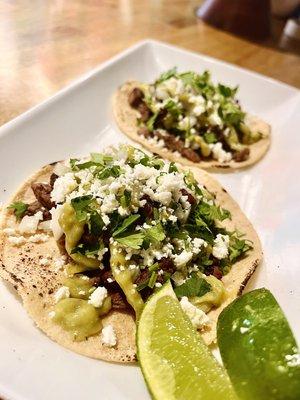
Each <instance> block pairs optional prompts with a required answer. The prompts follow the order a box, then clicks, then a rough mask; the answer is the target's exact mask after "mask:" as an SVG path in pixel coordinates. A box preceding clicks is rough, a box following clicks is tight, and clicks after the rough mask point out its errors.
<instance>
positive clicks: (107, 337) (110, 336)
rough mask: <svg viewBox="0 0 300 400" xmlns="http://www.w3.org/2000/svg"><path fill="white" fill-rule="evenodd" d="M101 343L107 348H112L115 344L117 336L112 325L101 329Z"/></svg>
mask: <svg viewBox="0 0 300 400" xmlns="http://www.w3.org/2000/svg"><path fill="white" fill-rule="evenodd" d="M101 333H102V343H103V344H104V345H105V346H108V347H114V346H115V345H116V344H117V336H116V332H115V330H114V327H113V326H112V325H107V326H105V327H104V328H103V329H102V332H101Z"/></svg>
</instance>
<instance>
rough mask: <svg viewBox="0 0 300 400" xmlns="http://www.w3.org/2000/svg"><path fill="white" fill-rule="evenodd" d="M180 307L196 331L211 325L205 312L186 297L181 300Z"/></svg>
mask: <svg viewBox="0 0 300 400" xmlns="http://www.w3.org/2000/svg"><path fill="white" fill-rule="evenodd" d="M180 306H181V308H182V310H183V311H184V312H185V313H186V315H187V316H188V317H189V319H190V320H191V323H192V324H193V326H194V327H195V328H196V329H202V328H203V327H204V326H206V325H208V324H209V322H210V319H209V317H208V316H207V315H206V314H205V312H203V311H202V310H200V309H199V308H198V307H196V306H194V305H193V304H192V303H191V302H190V301H189V299H188V298H187V297H186V296H184V297H182V299H181V300H180Z"/></svg>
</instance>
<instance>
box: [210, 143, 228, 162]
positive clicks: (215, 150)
mask: <svg viewBox="0 0 300 400" xmlns="http://www.w3.org/2000/svg"><path fill="white" fill-rule="evenodd" d="M209 148H210V149H211V151H212V155H213V158H214V159H215V160H217V161H219V162H220V163H225V162H229V161H230V160H231V159H232V154H231V153H229V152H227V151H225V150H224V149H223V146H222V143H221V142H217V143H215V144H209Z"/></svg>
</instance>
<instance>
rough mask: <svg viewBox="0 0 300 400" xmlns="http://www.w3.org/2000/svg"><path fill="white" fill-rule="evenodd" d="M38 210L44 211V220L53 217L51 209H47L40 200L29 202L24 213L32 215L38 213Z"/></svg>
mask: <svg viewBox="0 0 300 400" xmlns="http://www.w3.org/2000/svg"><path fill="white" fill-rule="evenodd" d="M38 211H42V213H43V220H44V221H49V220H50V219H51V214H50V212H49V210H47V209H45V208H44V207H43V206H42V205H41V204H40V203H39V202H38V201H35V202H33V203H31V204H29V205H28V207H27V210H26V212H25V214H24V215H29V216H31V215H34V214H36V213H37V212H38Z"/></svg>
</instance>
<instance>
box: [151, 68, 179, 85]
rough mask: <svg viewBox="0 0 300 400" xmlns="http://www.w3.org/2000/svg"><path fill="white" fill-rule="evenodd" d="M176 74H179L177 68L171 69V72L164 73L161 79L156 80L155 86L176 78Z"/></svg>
mask: <svg viewBox="0 0 300 400" xmlns="http://www.w3.org/2000/svg"><path fill="white" fill-rule="evenodd" d="M176 73H177V68H176V67H174V68H172V69H169V70H168V71H166V72H163V73H162V74H161V75H160V77H159V78H158V79H157V80H156V82H155V84H156V85H157V84H159V83H161V82H163V81H166V80H167V79H170V78H172V76H175V75H176Z"/></svg>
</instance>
